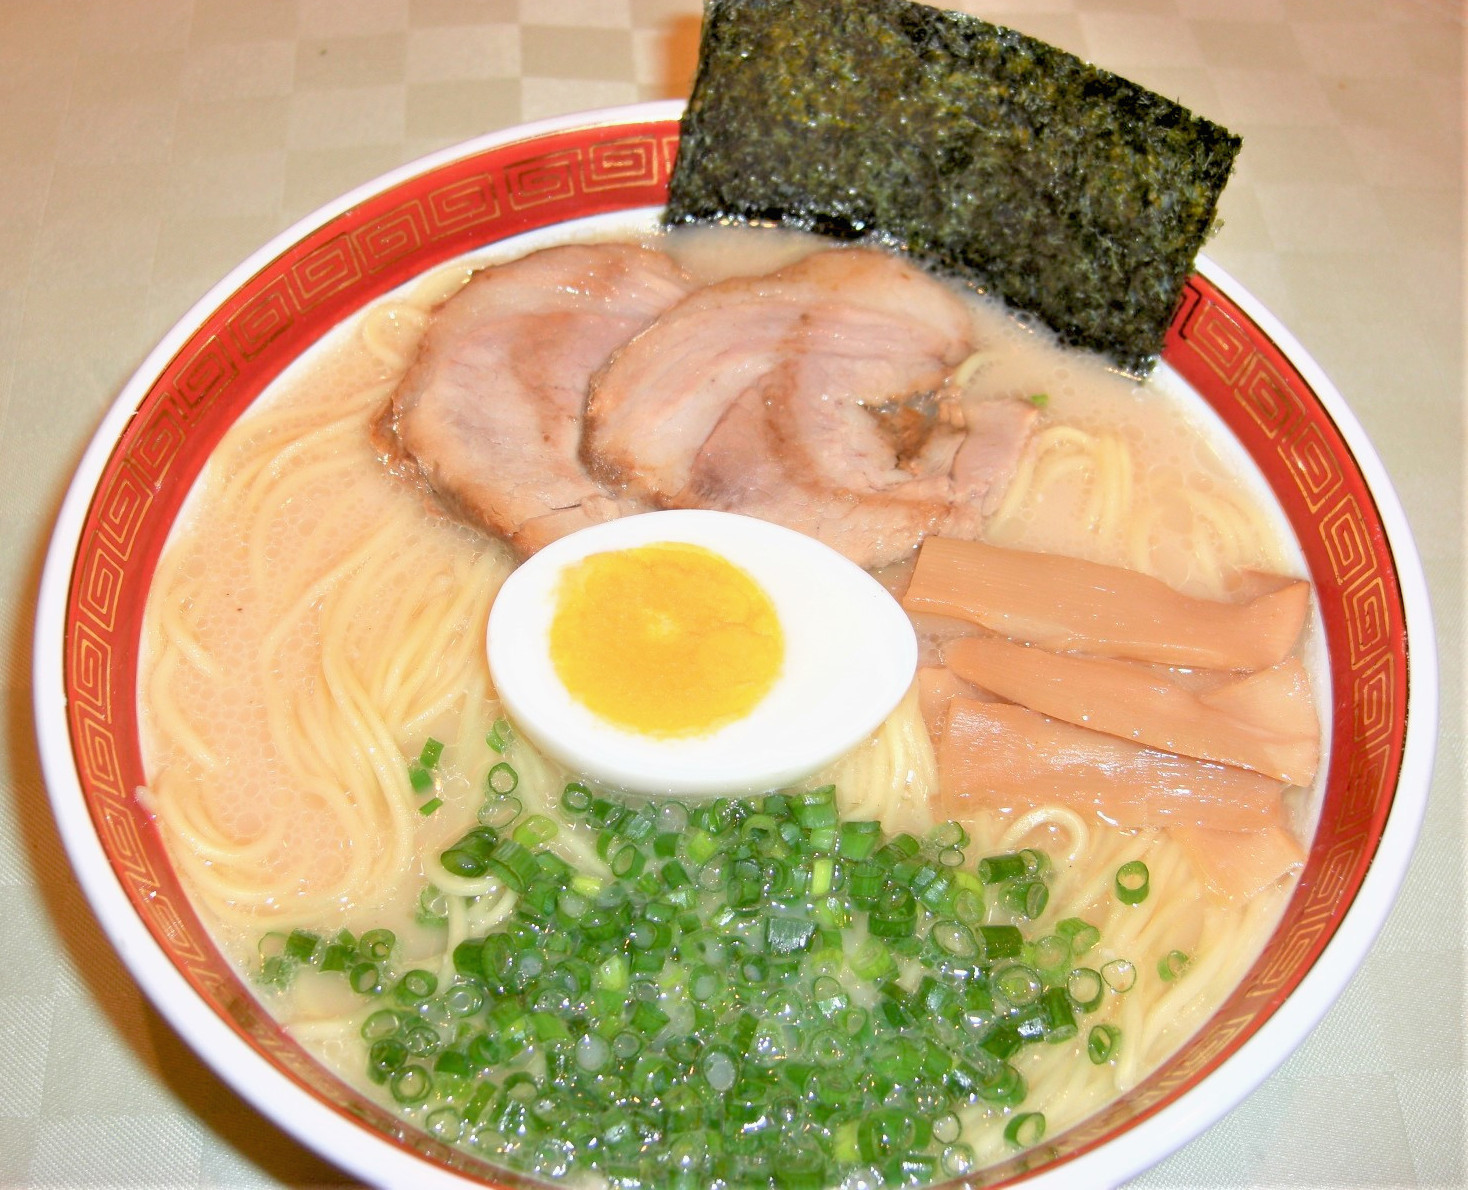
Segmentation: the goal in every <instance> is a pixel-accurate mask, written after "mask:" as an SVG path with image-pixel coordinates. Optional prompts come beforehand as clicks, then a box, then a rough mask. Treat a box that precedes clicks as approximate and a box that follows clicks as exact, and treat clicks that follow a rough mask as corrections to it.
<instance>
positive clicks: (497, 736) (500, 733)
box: [484, 719, 515, 753]
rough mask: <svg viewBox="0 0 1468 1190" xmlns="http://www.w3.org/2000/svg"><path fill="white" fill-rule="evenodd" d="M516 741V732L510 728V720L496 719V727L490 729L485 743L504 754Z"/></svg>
mask: <svg viewBox="0 0 1468 1190" xmlns="http://www.w3.org/2000/svg"><path fill="white" fill-rule="evenodd" d="M514 739H515V732H514V729H513V728H512V727H511V726H510V721H509V720H508V719H496V720H495V721H494V726H493V727H492V728H490V731H489V735H487V736H486V737H485V739H484V742H485V743H486V744H488V745H489V746H490V748H491V749H493V750H494V751H495V752H500V753H503V752H504V750H505V749H506V748H508V747H509V746H510V745H511V744H512V743H513V742H514Z"/></svg>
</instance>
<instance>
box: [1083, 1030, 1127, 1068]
mask: <svg viewBox="0 0 1468 1190" xmlns="http://www.w3.org/2000/svg"><path fill="white" fill-rule="evenodd" d="M1120 1040H1121V1030H1120V1029H1118V1028H1117V1027H1116V1026H1115V1025H1093V1026H1092V1028H1091V1033H1090V1036H1088V1037H1087V1038H1086V1055H1087V1056H1088V1057H1089V1058H1090V1059H1091V1061H1092V1062H1094V1063H1095V1064H1096V1065H1097V1066H1100V1065H1101V1064H1102V1063H1104V1062H1107V1061H1109V1060H1110V1058H1111V1056H1112V1054H1114V1053H1115V1052H1116V1045H1117V1042H1119V1041H1120Z"/></svg>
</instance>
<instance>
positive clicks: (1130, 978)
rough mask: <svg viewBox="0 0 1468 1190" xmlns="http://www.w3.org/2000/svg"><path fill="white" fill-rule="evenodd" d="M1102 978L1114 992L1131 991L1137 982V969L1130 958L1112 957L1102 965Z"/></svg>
mask: <svg viewBox="0 0 1468 1190" xmlns="http://www.w3.org/2000/svg"><path fill="white" fill-rule="evenodd" d="M1101 978H1102V979H1104V980H1105V981H1106V986H1107V987H1109V988H1110V989H1111V990H1112V991H1113V992H1129V991H1131V990H1132V986H1133V985H1134V984H1135V983H1136V982H1137V969H1136V967H1134V966H1133V965H1132V964H1131V962H1130V961H1129V960H1128V959H1112V960H1111V962H1109V963H1106V964H1105V965H1103V966H1102V968H1101Z"/></svg>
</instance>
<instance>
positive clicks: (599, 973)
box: [261, 724, 1134, 1190]
mask: <svg viewBox="0 0 1468 1190" xmlns="http://www.w3.org/2000/svg"><path fill="white" fill-rule="evenodd" d="M496 738H497V739H499V740H500V742H501V744H505V743H507V741H508V739H509V728H508V724H505V725H504V727H503V731H501V729H500V725H498V724H497V725H496V729H495V731H493V732H491V744H492V746H493V741H494V740H495V739H496ZM500 750H501V749H499V748H497V749H496V751H500ZM423 759H424V757H423V754H421V753H420V757H419V762H421V761H422V760H423ZM430 759H433V760H435V761H436V760H437V758H436V757H432V758H430ZM518 785H519V775H518V773H516V771H515V769H514V768H513V767H512V766H511V765H510V764H509V763H508V762H507V761H504V760H501V761H497V762H496V763H495V765H494V766H493V768H491V769H490V771H489V774H488V775H487V777H486V788H487V795H486V800H485V803H484V805H483V806H482V807H481V809H480V811H479V820H480V824H481V825H478V826H476V827H474V828H473V829H472V830H470V831H468V832H466V833H465V834H464V835H463V836H461V837H460V838H459V839H458V840H457V841H456V842H454V843H453V844H452V845H450V846H449V847H447V848H446V849H445V850H444V851H443V852H442V854H441V856H440V857H439V862H440V863H441V865H442V866H443V868H444V869H445V871H446V872H447V873H449V874H450V875H453V876H457V877H466V878H471V879H480V878H485V877H494V878H495V879H496V880H497V881H499V882H500V883H502V884H503V885H504V886H505V887H506V888H507V889H509V890H511V891H512V892H513V893H514V894H515V896H514V898H513V900H512V901H511V902H509V903H510V905H511V906H512V907H511V908H510V909H509V911H508V914H507V916H505V917H504V918H503V920H501V921H499V923H498V924H497V925H495V926H494V927H493V928H492V929H489V930H488V931H486V932H485V933H483V934H480V935H476V936H470V937H467V938H464V939H463V940H462V941H460V942H458V943H457V944H456V945H455V947H454V949H453V953H452V970H451V977H450V978H449V979H447V980H446V981H440V979H439V978H438V976H437V975H436V974H435V972H434V971H432V970H429V969H426V968H416V967H410V966H409V964H407V963H406V962H404V961H403V958H402V956H401V955H400V953H399V948H398V946H397V940H396V938H395V937H394V935H393V934H392V933H391V931H386V930H372V931H368V932H367V933H366V934H364V935H363V936H362V938H361V939H360V940H357V939H353V938H352V937H351V936H350V935H339V936H338V937H337V939H336V941H333V942H331V943H325V944H323V943H322V942H321V940H320V938H316V937H315V936H313V935H308V934H306V933H305V932H302V935H303V936H302V937H299V938H297V937H295V936H291V937H290V938H286V937H279V936H277V937H276V938H275V939H273V940H271V941H270V942H269V943H268V945H262V951H261V953H262V959H263V960H264V961H265V962H266V963H274V964H276V968H273V969H272V970H275V969H279V972H284V973H285V974H288V972H289V967H290V965H292V964H311V965H315V966H317V967H319V968H320V969H322V970H340V971H342V972H343V973H344V975H345V977H346V979H347V982H348V983H349V985H350V986H351V987H353V988H354V989H356V990H357V991H358V992H359V993H361V994H362V995H364V996H381V995H382V994H383V993H384V992H390V995H389V997H388V998H387V999H386V1000H385V1001H384V1000H377V1001H376V1003H377V1004H383V1003H387V1004H389V1005H391V1007H388V1008H378V1009H377V1010H376V1011H373V1012H371V1013H369V1014H368V1016H367V1018H366V1020H365V1021H364V1023H363V1025H362V1026H361V1029H362V1036H363V1040H364V1042H365V1043H366V1045H367V1047H368V1050H369V1053H368V1057H367V1062H368V1075H369V1077H370V1078H372V1079H374V1080H375V1081H377V1082H379V1083H382V1084H385V1086H386V1088H387V1090H388V1091H389V1092H390V1093H391V1094H392V1096H393V1098H394V1100H395V1101H396V1102H397V1103H398V1104H400V1105H401V1108H402V1110H403V1111H404V1112H405V1113H406V1114H408V1115H409V1116H411V1117H412V1118H413V1119H415V1120H416V1121H417V1122H418V1123H419V1124H420V1126H422V1127H423V1128H425V1129H426V1130H427V1131H428V1132H429V1133H430V1134H431V1135H433V1136H435V1137H438V1138H440V1139H442V1140H445V1141H448V1142H450V1143H452V1142H453V1141H455V1140H456V1139H462V1138H464V1137H468V1136H471V1135H472V1136H473V1137H474V1138H475V1144H476V1146H480V1147H481V1148H483V1150H484V1155H485V1156H488V1157H490V1158H491V1159H495V1160H498V1161H500V1162H501V1163H503V1164H505V1165H508V1166H511V1167H513V1168H515V1169H517V1170H521V1171H523V1172H529V1173H532V1174H533V1173H539V1172H543V1171H544V1170H545V1169H547V1168H551V1166H550V1165H547V1164H546V1162H547V1161H548V1160H550V1158H548V1157H547V1156H546V1154H548V1153H551V1148H548V1147H547V1146H551V1147H553V1149H554V1154H553V1157H554V1162H555V1165H554V1168H556V1169H558V1170H562V1171H563V1172H564V1173H565V1174H566V1175H570V1174H571V1173H572V1172H579V1173H583V1174H585V1175H587V1176H588V1177H591V1178H593V1179H600V1180H602V1181H606V1182H609V1183H613V1184H618V1185H629V1184H630V1183H631V1182H633V1181H635V1182H638V1183H639V1184H643V1185H646V1184H649V1183H655V1184H660V1185H663V1184H665V1185H669V1186H673V1187H678V1188H679V1190H695V1188H696V1187H700V1186H704V1185H707V1184H709V1183H710V1182H715V1181H723V1182H728V1183H730V1184H736V1183H741V1184H742V1182H741V1180H755V1181H760V1182H761V1184H764V1183H765V1182H769V1183H770V1184H773V1185H777V1186H779V1187H784V1188H787V1190H822V1188H823V1187H829V1186H832V1185H838V1184H840V1183H842V1182H843V1180H845V1179H847V1178H848V1177H849V1176H850V1175H852V1174H853V1173H857V1172H858V1171H862V1172H860V1173H859V1176H861V1177H863V1178H873V1179H877V1180H879V1181H881V1182H882V1183H884V1184H885V1185H888V1186H896V1185H904V1186H907V1185H915V1184H920V1183H927V1182H931V1181H933V1180H935V1179H938V1178H940V1177H944V1176H952V1177H962V1176H965V1175H967V1174H969V1173H971V1172H972V1171H973V1169H974V1168H975V1167H976V1164H977V1162H976V1159H975V1156H974V1149H973V1147H972V1146H971V1145H970V1144H968V1143H966V1142H965V1138H964V1125H963V1124H962V1123H961V1121H962V1120H963V1119H964V1118H965V1113H966V1112H967V1111H968V1110H969V1109H971V1108H973V1107H974V1106H976V1105H986V1106H989V1107H992V1108H995V1109H997V1110H1000V1111H1003V1112H1005V1113H1007V1114H1009V1115H1010V1117H1011V1119H1010V1127H1009V1129H1007V1130H1006V1135H1007V1136H1008V1137H1009V1139H1010V1142H1011V1143H1013V1144H1016V1145H1019V1146H1025V1145H1029V1144H1033V1143H1035V1142H1036V1141H1037V1140H1038V1139H1039V1138H1040V1137H1041V1136H1043V1133H1044V1119H1043V1117H1042V1116H1041V1115H1040V1114H1039V1113H1037V1112H1025V1111H1023V1106H1024V1104H1025V1099H1026V1096H1027V1094H1028V1086H1027V1083H1026V1081H1025V1078H1024V1077H1023V1076H1022V1075H1021V1073H1020V1069H1019V1066H1018V1065H1017V1064H1016V1063H1017V1062H1018V1058H1017V1055H1019V1054H1020V1052H1021V1051H1022V1050H1023V1049H1024V1048H1025V1047H1026V1046H1030V1045H1034V1044H1044V1043H1049V1044H1058V1043H1060V1042H1062V1041H1065V1040H1066V1039H1068V1038H1072V1037H1074V1036H1075V1035H1076V1033H1077V1031H1078V1028H1079V1025H1078V1017H1079V1015H1080V1014H1083V1013H1085V1012H1088V1011H1092V1010H1093V1009H1095V1008H1096V1007H1098V1006H1099V1004H1100V1002H1101V997H1102V993H1103V991H1104V987H1105V986H1106V984H1107V982H1109V978H1110V977H1109V976H1106V977H1103V974H1102V973H1100V972H1097V971H1093V970H1091V969H1089V968H1078V967H1074V966H1073V955H1075V954H1079V953H1081V951H1083V950H1084V949H1087V948H1089V947H1090V946H1093V945H1095V942H1096V937H1098V936H1099V934H1098V932H1097V931H1096V930H1095V929H1094V927H1090V926H1088V925H1086V923H1084V922H1080V921H1079V920H1078V919H1067V920H1066V921H1064V922H1061V923H1059V924H1057V926H1056V927H1055V929H1054V931H1053V932H1051V933H1048V934H1045V935H1043V936H1027V929H1028V926H1025V923H1026V922H1027V921H1029V920H1032V919H1033V918H1035V917H1038V916H1039V915H1041V914H1042V913H1043V912H1044V910H1045V908H1046V901H1047V899H1048V879H1049V862H1048V860H1047V859H1046V858H1045V856H1044V855H1043V853H1041V852H1038V851H1034V850H1029V849H1026V850H1022V851H1017V852H1014V853H1010V854H1005V855H996V856H989V857H987V858H986V859H983V860H981V861H979V863H978V865H977V866H976V865H974V864H973V862H972V861H971V860H969V859H967V858H966V857H965V855H964V849H965V848H966V847H967V846H968V845H969V837H968V833H967V831H966V830H965V829H964V828H963V827H962V826H961V825H959V824H957V823H942V824H940V825H939V826H937V827H935V828H933V830H931V831H929V832H928V833H927V834H926V836H924V837H922V838H919V837H918V836H915V835H910V834H897V835H893V836H890V837H889V836H884V834H883V832H882V829H881V827H880V825H879V824H878V823H876V822H841V821H839V818H838V815H837V813H836V808H835V807H836V804H837V799H836V796H835V790H834V789H832V788H831V787H820V788H816V789H808V790H801V789H793V790H789V791H783V792H780V793H776V794H770V795H767V796H764V797H762V798H756V799H749V800H735V799H727V798H718V799H715V800H713V801H710V802H705V803H700V804H696V805H690V806H685V805H683V804H681V803H672V802H665V803H661V804H658V803H643V802H638V801H628V800H626V799H623V798H621V797H617V796H613V795H611V794H607V793H603V792H601V791H598V790H594V789H592V788H591V787H590V786H589V785H586V784H585V783H582V782H577V781H572V782H569V783H568V784H566V785H565V786H564V787H563V788H562V789H561V791H560V793H559V796H558V801H559V807H558V811H559V813H560V814H561V815H562V819H561V821H560V822H558V821H557V820H556V819H554V818H551V817H549V816H548V815H546V814H541V813H530V814H529V815H528V816H527V815H526V813H525V806H524V805H522V804H521V801H520V799H519V798H518V797H515V796H513V794H514V792H515V790H516V789H517V788H518ZM532 808H534V807H533V806H532ZM566 821H569V822H570V823H571V824H572V825H571V826H569V827H568V826H565V825H563V824H564V823H565V822H566ZM567 831H573V832H576V834H577V835H578V837H579V838H581V839H584V840H587V841H588V842H589V843H590V844H591V845H592V846H594V848H595V849H596V851H597V852H598V853H599V854H600V856H601V857H602V859H603V860H604V861H605V862H606V864H607V869H608V870H609V872H610V875H593V874H590V873H587V872H577V871H575V870H574V869H573V868H572V867H571V865H570V864H568V863H567V862H566V860H565V859H563V858H562V857H561V856H560V855H558V854H557V853H556V851H554V850H552V849H551V845H554V846H556V847H560V846H561V845H562V843H563V842H564V841H565V839H566V834H565V832H567ZM573 842H574V841H573ZM445 883H449V882H448V881H445ZM986 886H987V887H989V889H990V893H989V894H988V895H986V893H985V888H986ZM456 887H457V886H456ZM487 887H488V888H489V889H490V893H489V895H495V896H497V895H498V894H497V892H496V891H495V886H494V885H493V884H490V885H488V886H487ZM430 893H431V894H432V895H431V898H429V895H430ZM425 898H429V899H425V900H424V901H423V904H422V908H423V911H424V913H428V906H429V905H430V904H431V905H432V906H433V907H434V911H433V912H432V913H428V918H431V919H432V920H435V921H438V920H442V919H443V918H444V917H446V916H447V915H448V912H447V905H448V902H447V899H446V898H445V897H444V895H443V894H441V893H439V892H437V890H435V889H428V890H425ZM441 902H442V911H441V912H440V909H439V907H440V903H441ZM990 912H992V913H993V914H994V916H995V918H996V919H997V920H993V921H990V920H988V919H987V915H988V914H989V913H990ZM425 920H427V919H425ZM1009 922H1017V923H1019V924H1007V923H1009ZM1021 926H1025V928H1021ZM851 929H854V930H855V931H856V932H855V933H849V932H848V930H851ZM312 939H314V941H313V940H312ZM1127 968H1128V970H1130V965H1129V964H1128V965H1127ZM1112 974H1115V972H1114V971H1113V972H1112ZM1133 975H1134V973H1133ZM1113 986H1114V985H1113ZM1092 1036H1095V1031H1094V1030H1092ZM1088 1052H1090V1050H1089V1048H1088ZM650 1129H652V1131H650ZM801 1134H804V1135H817V1134H819V1135H820V1136H822V1137H824V1138H826V1141H823V1142H822V1143H821V1144H816V1145H796V1146H795V1147H794V1148H792V1147H791V1146H790V1144H789V1143H788V1137H789V1136H791V1135H801ZM731 1138H733V1139H734V1140H735V1141H737V1143H736V1144H733V1145H731V1143H730V1139H731ZM827 1142H828V1143H827ZM679 1163H681V1164H679ZM770 1171H773V1172H770ZM872 1171H875V1172H872ZM557 1176H560V1175H559V1174H558V1175H557Z"/></svg>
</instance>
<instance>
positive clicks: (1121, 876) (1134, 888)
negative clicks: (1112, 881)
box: [1116, 859, 1152, 905]
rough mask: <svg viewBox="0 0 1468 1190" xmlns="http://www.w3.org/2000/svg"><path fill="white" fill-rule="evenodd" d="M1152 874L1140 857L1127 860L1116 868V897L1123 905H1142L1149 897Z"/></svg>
mask: <svg viewBox="0 0 1468 1190" xmlns="http://www.w3.org/2000/svg"><path fill="white" fill-rule="evenodd" d="M1151 880H1152V876H1151V873H1149V872H1148V871H1147V865H1146V864H1144V863H1143V862H1142V861H1141V860H1139V859H1131V860H1127V862H1126V863H1124V864H1122V865H1121V867H1119V868H1117V869H1116V899H1117V900H1118V901H1120V902H1121V903H1122V904H1123V905H1140V904H1141V903H1142V902H1143V901H1145V900H1146V899H1147V893H1148V892H1149V891H1150V888H1149V886H1150V884H1151Z"/></svg>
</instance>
